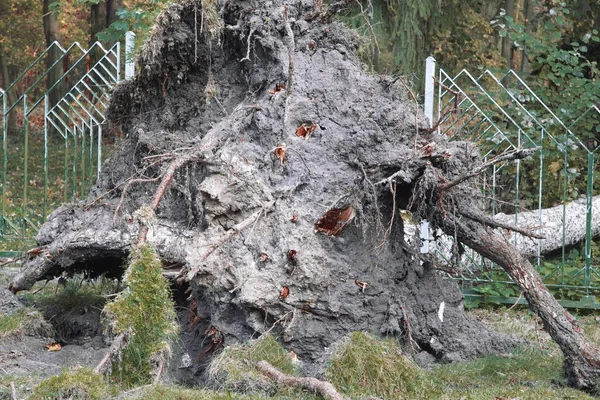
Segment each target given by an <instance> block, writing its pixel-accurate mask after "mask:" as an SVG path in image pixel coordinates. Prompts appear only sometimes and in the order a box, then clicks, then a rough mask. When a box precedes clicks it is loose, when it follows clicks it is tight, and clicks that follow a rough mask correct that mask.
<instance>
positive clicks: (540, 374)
mask: <svg viewBox="0 0 600 400" xmlns="http://www.w3.org/2000/svg"><path fill="white" fill-rule="evenodd" d="M562 362H563V358H562V356H558V355H553V354H551V352H543V353H542V352H541V351H540V350H539V349H534V348H523V349H520V350H518V351H516V352H515V353H514V354H512V355H508V356H506V357H499V356H489V357H483V358H480V359H477V360H473V361H469V362H464V363H454V364H448V365H442V366H439V367H437V368H436V369H435V371H434V373H433V377H434V379H435V381H436V384H437V385H438V386H439V387H440V388H443V393H444V396H445V397H443V398H447V399H455V398H464V399H494V398H497V397H499V398H511V399H512V398H522V399H532V400H534V399H539V400H545V399H592V398H593V397H591V396H589V395H587V394H586V393H583V392H581V391H578V390H574V389H571V388H567V387H562V386H560V385H557V384H556V383H559V382H563V381H564V375H563V372H562Z"/></svg>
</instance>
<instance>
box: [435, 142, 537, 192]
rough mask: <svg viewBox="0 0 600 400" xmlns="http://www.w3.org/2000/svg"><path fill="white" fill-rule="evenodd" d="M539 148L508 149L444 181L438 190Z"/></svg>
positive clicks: (528, 154) (448, 187) (530, 153)
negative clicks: (463, 173) (470, 169)
mask: <svg viewBox="0 0 600 400" xmlns="http://www.w3.org/2000/svg"><path fill="white" fill-rule="evenodd" d="M539 149H541V147H539V146H538V147H532V148H529V149H516V150H513V151H509V152H507V153H504V154H501V155H499V156H497V157H494V158H493V159H491V160H490V161H488V162H486V163H483V164H482V165H480V166H479V167H477V168H475V170H474V171H473V172H470V173H468V174H465V175H462V176H460V177H459V178H457V179H455V180H453V181H452V182H448V183H444V184H442V185H440V186H439V187H438V190H439V191H440V192H442V191H445V190H448V189H450V188H452V187H454V186H456V185H458V184H460V183H463V182H464V181H466V180H467V179H470V178H472V177H474V176H477V175H479V174H481V173H482V172H484V171H485V170H486V169H488V168H489V167H491V166H492V165H494V164H498V163H499V162H502V161H508V160H517V159H522V158H527V157H529V156H530V155H532V154H533V153H535V152H536V151H538V150H539Z"/></svg>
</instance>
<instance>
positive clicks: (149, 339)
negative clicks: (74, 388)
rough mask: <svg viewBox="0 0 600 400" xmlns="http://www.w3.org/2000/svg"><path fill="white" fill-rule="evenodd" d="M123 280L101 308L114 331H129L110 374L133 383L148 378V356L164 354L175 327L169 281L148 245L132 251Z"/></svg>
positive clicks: (140, 382) (149, 375)
mask: <svg viewBox="0 0 600 400" xmlns="http://www.w3.org/2000/svg"><path fill="white" fill-rule="evenodd" d="M123 282H124V284H125V290H123V291H122V292H121V293H120V294H119V296H118V297H117V299H116V300H115V301H114V302H112V303H110V304H108V305H107V306H106V307H105V308H104V311H105V313H106V315H107V316H108V317H109V319H110V321H111V328H112V331H113V332H114V333H115V334H116V335H118V334H121V333H127V334H128V335H129V341H128V344H127V346H126V347H125V348H124V349H123V350H122V352H121V354H120V357H119V360H118V361H117V362H116V364H115V365H113V369H112V376H113V378H115V379H117V380H118V381H119V382H121V383H122V384H124V385H125V386H135V385H140V384H146V383H149V382H150V380H151V373H152V359H153V358H156V357H162V355H161V354H164V356H165V357H166V356H167V353H169V349H170V346H171V343H172V342H173V341H174V340H175V339H176V337H177V334H178V328H179V327H178V325H177V322H176V316H175V308H174V304H173V301H172V300H171V291H170V289H169V283H168V282H167V280H166V279H165V278H164V277H163V276H162V264H161V262H160V260H159V258H158V255H157V254H156V251H155V250H154V249H153V248H152V247H151V246H150V245H144V246H142V247H141V248H140V249H135V250H133V251H132V253H131V255H130V259H129V265H128V268H127V270H126V272H125V276H124V278H123Z"/></svg>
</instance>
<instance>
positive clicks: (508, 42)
mask: <svg viewBox="0 0 600 400" xmlns="http://www.w3.org/2000/svg"><path fill="white" fill-rule="evenodd" d="M504 10H505V11H506V16H507V17H513V18H514V16H515V0H506V1H505V3H504ZM512 50H513V40H512V39H511V38H509V37H508V35H506V36H505V37H503V38H502V48H501V51H500V55H501V56H502V57H503V58H504V60H505V63H506V67H507V68H511V67H512V55H513V51H512Z"/></svg>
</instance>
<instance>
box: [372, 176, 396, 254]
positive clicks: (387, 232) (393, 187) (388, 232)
mask: <svg viewBox="0 0 600 400" xmlns="http://www.w3.org/2000/svg"><path fill="white" fill-rule="evenodd" d="M390 192H392V216H391V217H390V223H389V224H388V227H387V229H386V230H385V232H384V233H383V240H382V241H381V243H380V244H379V246H377V247H376V249H380V248H381V247H383V245H384V244H385V243H386V242H387V240H388V238H389V237H390V235H391V233H392V226H393V225H394V218H395V217H396V182H392V184H391V185H390Z"/></svg>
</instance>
